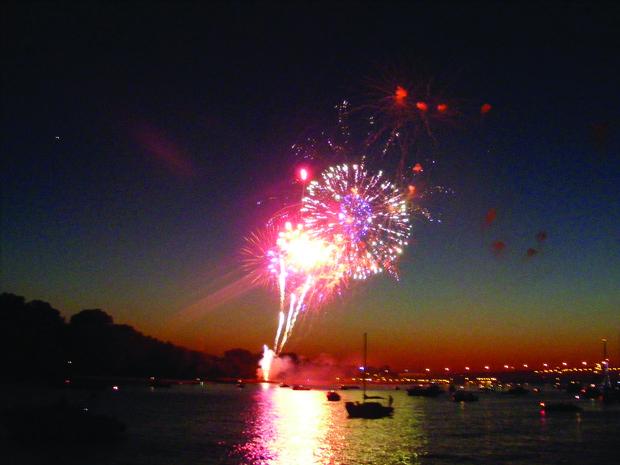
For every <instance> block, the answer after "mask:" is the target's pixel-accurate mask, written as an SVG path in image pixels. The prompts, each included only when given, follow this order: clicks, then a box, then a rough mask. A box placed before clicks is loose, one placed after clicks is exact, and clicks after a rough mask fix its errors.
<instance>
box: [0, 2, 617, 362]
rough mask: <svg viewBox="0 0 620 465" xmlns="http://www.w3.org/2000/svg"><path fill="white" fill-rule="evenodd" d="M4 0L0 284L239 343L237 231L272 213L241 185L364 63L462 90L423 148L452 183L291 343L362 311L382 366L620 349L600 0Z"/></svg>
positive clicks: (355, 97)
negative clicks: (526, 0) (397, 250)
mask: <svg viewBox="0 0 620 465" xmlns="http://www.w3.org/2000/svg"><path fill="white" fill-rule="evenodd" d="M2 17H3V19H2V62H3V63H2V64H3V66H2V80H3V82H2V123H3V124H2V128H3V130H2V132H3V135H2V153H3V164H2V170H1V183H2V243H1V246H2V251H1V252H2V264H1V265H2V275H1V279H2V283H1V290H2V291H8V292H13V293H16V294H20V295H24V296H26V298H27V299H35V298H36V299H42V300H46V301H49V302H50V303H51V304H52V305H53V306H55V307H56V308H59V309H61V310H62V312H63V314H64V315H65V316H70V315H71V314H73V313H75V312H77V311H79V310H81V309H84V308H103V309H104V310H106V311H107V312H109V313H110V314H111V315H112V316H113V317H114V319H115V321H117V322H121V323H128V324H131V325H134V326H135V327H136V328H138V329H139V330H141V331H142V332H144V333H146V334H150V335H153V336H156V337H159V338H164V339H168V340H172V341H173V342H176V343H179V344H184V345H187V346H189V347H193V348H197V349H200V350H205V351H207V352H210V353H221V352H222V351H224V350H226V349H229V348H232V347H244V348H247V349H250V350H253V351H256V352H258V351H260V350H261V347H262V344H263V343H266V342H271V341H272V339H273V334H274V331H275V326H276V323H277V322H276V313H277V296H276V295H275V293H274V292H271V291H269V290H268V289H262V288H257V289H248V290H247V292H242V291H243V290H244V289H245V288H244V286H243V285H242V284H239V282H241V283H243V273H242V272H241V271H240V270H239V264H238V263H239V250H240V249H241V248H242V246H243V244H244V241H243V238H244V236H245V235H246V234H247V232H248V231H250V230H252V229H254V228H256V227H257V226H260V225H261V223H263V222H264V221H265V220H266V219H267V217H268V213H269V212H268V211H267V210H266V209H261V208H259V207H257V202H258V201H260V200H261V199H264V198H265V196H268V195H270V193H273V192H276V191H277V190H278V186H281V185H285V184H286V183H287V182H289V180H291V179H292V178H293V176H294V170H295V166H296V165H295V159H294V158H293V157H292V154H291V150H290V147H291V145H292V144H293V143H295V142H299V141H300V138H302V137H303V136H304V134H306V133H307V132H308V131H310V130H312V129H315V128H317V127H322V125H324V124H325V122H326V121H333V120H334V118H335V112H334V110H333V107H334V105H336V104H338V103H339V102H340V101H342V100H343V99H349V100H350V101H351V102H352V103H353V104H355V103H356V102H361V101H363V99H364V98H366V97H365V96H367V95H368V86H369V83H373V82H389V83H396V82H400V81H399V80H401V79H402V81H403V82H407V83H422V82H430V81H432V82H433V88H434V89H436V90H437V92H439V93H441V94H442V95H445V96H447V97H449V98H451V99H452V100H451V101H457V102H459V103H460V108H462V109H463V112H462V115H460V116H459V118H456V119H455V121H454V123H453V124H451V125H449V126H450V127H448V128H446V127H443V128H440V129H439V131H438V132H437V134H436V136H437V139H438V143H437V145H436V148H435V149H434V150H435V152H434V153H432V154H429V155H432V156H433V158H435V159H436V160H437V162H438V167H437V169H436V173H437V178H438V181H439V182H441V183H442V184H443V185H446V186H449V187H450V188H451V189H452V190H453V191H454V195H453V196H450V197H449V198H446V199H444V200H442V202H441V203H440V205H437V207H436V208H437V212H438V213H440V214H441V219H442V223H440V224H439V223H429V222H424V221H420V220H416V222H415V223H414V237H415V240H414V241H412V242H413V244H412V245H411V246H410V247H409V248H408V250H407V251H406V253H405V254H404V256H403V258H402V263H401V279H400V281H399V282H395V281H393V280H390V279H389V278H387V277H379V278H376V279H372V280H371V281H370V282H367V283H363V284H362V285H358V286H355V287H354V288H353V289H350V290H349V291H347V292H346V293H344V294H343V296H342V297H339V298H337V299H335V300H334V301H333V302H332V303H331V304H329V305H327V306H325V307H324V308H321V309H320V310H318V311H316V312H315V313H314V314H313V315H312V316H310V317H309V318H306V319H305V320H304V321H303V322H302V323H301V324H300V325H298V327H297V328H296V332H295V333H294V335H293V339H292V340H291V341H290V343H289V344H288V346H287V350H291V351H295V352H298V353H301V354H305V355H308V356H316V355H318V354H319V353H328V354H331V355H333V356H334V357H335V358H337V359H341V360H346V359H351V358H352V357H356V356H358V354H359V351H360V341H361V334H362V333H363V332H364V331H368V332H369V333H370V341H371V357H370V358H371V361H373V362H376V363H380V362H384V363H389V364H391V365H394V366H398V367H423V366H436V367H440V366H457V365H459V366H460V365H464V364H470V365H475V364H479V365H480V364H484V363H490V364H496V365H497V364H504V363H512V364H517V363H524V362H527V363H530V364H534V363H541V362H542V361H550V362H559V361H563V360H567V361H570V362H572V363H579V362H580V361H581V360H589V361H592V360H594V359H595V358H597V357H600V343H599V341H600V338H601V337H608V338H609V339H610V344H611V349H612V356H616V354H618V353H619V352H620V349H619V348H618V344H619V334H620V285H619V283H620V187H619V186H620V157H619V148H620V137H619V135H618V133H619V131H620V118H619V113H620V98H619V91H618V82H620V76H619V74H620V73H619V71H620V54H618V52H617V46H616V45H615V43H616V41H617V40H618V39H620V38H619V37H618V33H617V32H616V29H617V25H618V22H619V21H620V9H619V8H618V7H617V6H612V5H611V4H604V3H603V4H594V5H586V4H583V5H581V4H572V3H545V4H543V5H542V6H541V5H537V4H536V5H535V4H531V5H529V4H528V5H525V6H518V5H511V6H506V5H503V4H500V3H499V2H498V3H497V4H496V3H477V2H476V3H472V4H469V5H467V4H465V3H462V4H461V3H460V2H459V3H454V4H449V3H441V4H439V5H436V4H435V2H429V3H419V4H416V3H412V2H408V3H406V4H405V3H402V4H400V3H394V4H381V5H379V4H378V3H377V4H374V3H369V2H368V3H366V2H362V3H358V4H355V3H337V4H336V5H330V4H322V3H315V2H312V3H304V4H301V5H297V6H294V7H293V6H289V5H286V4H285V3H282V4H273V3H270V4H263V3H258V2H257V3H249V4H245V3H234V2H232V3H227V4H220V5H219V6H217V5H216V6H207V3H205V4H203V5H197V4H192V3H185V4H180V5H176V4H172V3H171V4H152V3H150V2H149V3H147V2H145V3H131V4H126V3H124V2H119V3H109V2H102V3H98V2H80V3H75V4H73V3H70V2H62V3H58V4H53V3H43V4H32V5H27V4H23V3H20V4H12V5H11V6H9V7H5V8H4V12H3V15H2ZM484 102H489V103H490V104H492V106H493V109H492V111H491V112H490V113H489V114H488V115H487V116H485V118H484V119H482V118H481V117H480V113H479V108H480V104H481V103H484ZM491 208H495V209H496V211H497V218H496V220H495V221H494V222H493V224H492V225H490V226H488V227H485V226H484V220H485V215H486V214H487V212H488V211H489V209H491ZM539 231H546V232H547V234H548V238H547V240H546V241H545V243H544V245H543V247H542V249H541V250H540V252H539V253H538V254H537V255H536V256H534V257H529V258H528V257H527V256H526V251H527V249H528V248H530V247H534V248H537V249H538V248H540V247H539V245H540V244H538V243H537V241H536V238H535V236H536V234H537V233H538V232H539ZM495 240H502V241H503V242H504V243H505V244H506V248H505V250H504V251H503V252H502V253H501V254H500V255H499V256H496V254H494V253H493V252H492V250H491V246H490V244H491V243H492V242H493V241H495ZM239 280H241V281H239ZM218 291H219V292H218ZM209 296H210V297H209ZM221 297H223V298H222V299H221V300H218V299H220V298H221ZM218 302H219V303H220V304H221V305H216V303H218Z"/></svg>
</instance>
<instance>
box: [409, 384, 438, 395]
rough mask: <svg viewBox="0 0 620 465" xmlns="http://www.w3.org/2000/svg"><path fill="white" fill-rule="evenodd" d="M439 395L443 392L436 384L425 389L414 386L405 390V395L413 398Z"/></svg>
mask: <svg viewBox="0 0 620 465" xmlns="http://www.w3.org/2000/svg"><path fill="white" fill-rule="evenodd" d="M440 394H443V390H442V389H441V388H440V387H439V386H437V385H436V384H431V385H430V386H427V387H423V386H414V387H412V388H409V389H407V395H409V396H414V397H437V396H438V395H440Z"/></svg>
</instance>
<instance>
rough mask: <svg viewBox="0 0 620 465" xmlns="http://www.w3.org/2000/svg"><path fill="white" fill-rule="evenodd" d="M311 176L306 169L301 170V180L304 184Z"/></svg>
mask: <svg viewBox="0 0 620 465" xmlns="http://www.w3.org/2000/svg"><path fill="white" fill-rule="evenodd" d="M309 176H310V173H308V170H307V169H306V168H301V169H300V170H299V179H301V180H302V181H303V182H306V181H307V180H308V177H309Z"/></svg>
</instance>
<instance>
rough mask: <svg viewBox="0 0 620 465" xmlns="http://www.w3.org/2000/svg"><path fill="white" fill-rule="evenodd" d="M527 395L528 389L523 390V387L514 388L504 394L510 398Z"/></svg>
mask: <svg viewBox="0 0 620 465" xmlns="http://www.w3.org/2000/svg"><path fill="white" fill-rule="evenodd" d="M529 393H530V391H529V389H525V388H524V387H523V386H515V387H513V388H510V389H508V391H506V394H509V395H511V396H525V395H527V394H529Z"/></svg>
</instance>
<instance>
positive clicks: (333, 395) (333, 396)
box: [327, 391, 340, 402]
mask: <svg viewBox="0 0 620 465" xmlns="http://www.w3.org/2000/svg"><path fill="white" fill-rule="evenodd" d="M327 400H329V401H331V402H338V401H339V400H340V394H338V393H337V392H336V391H328V392H327Z"/></svg>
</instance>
